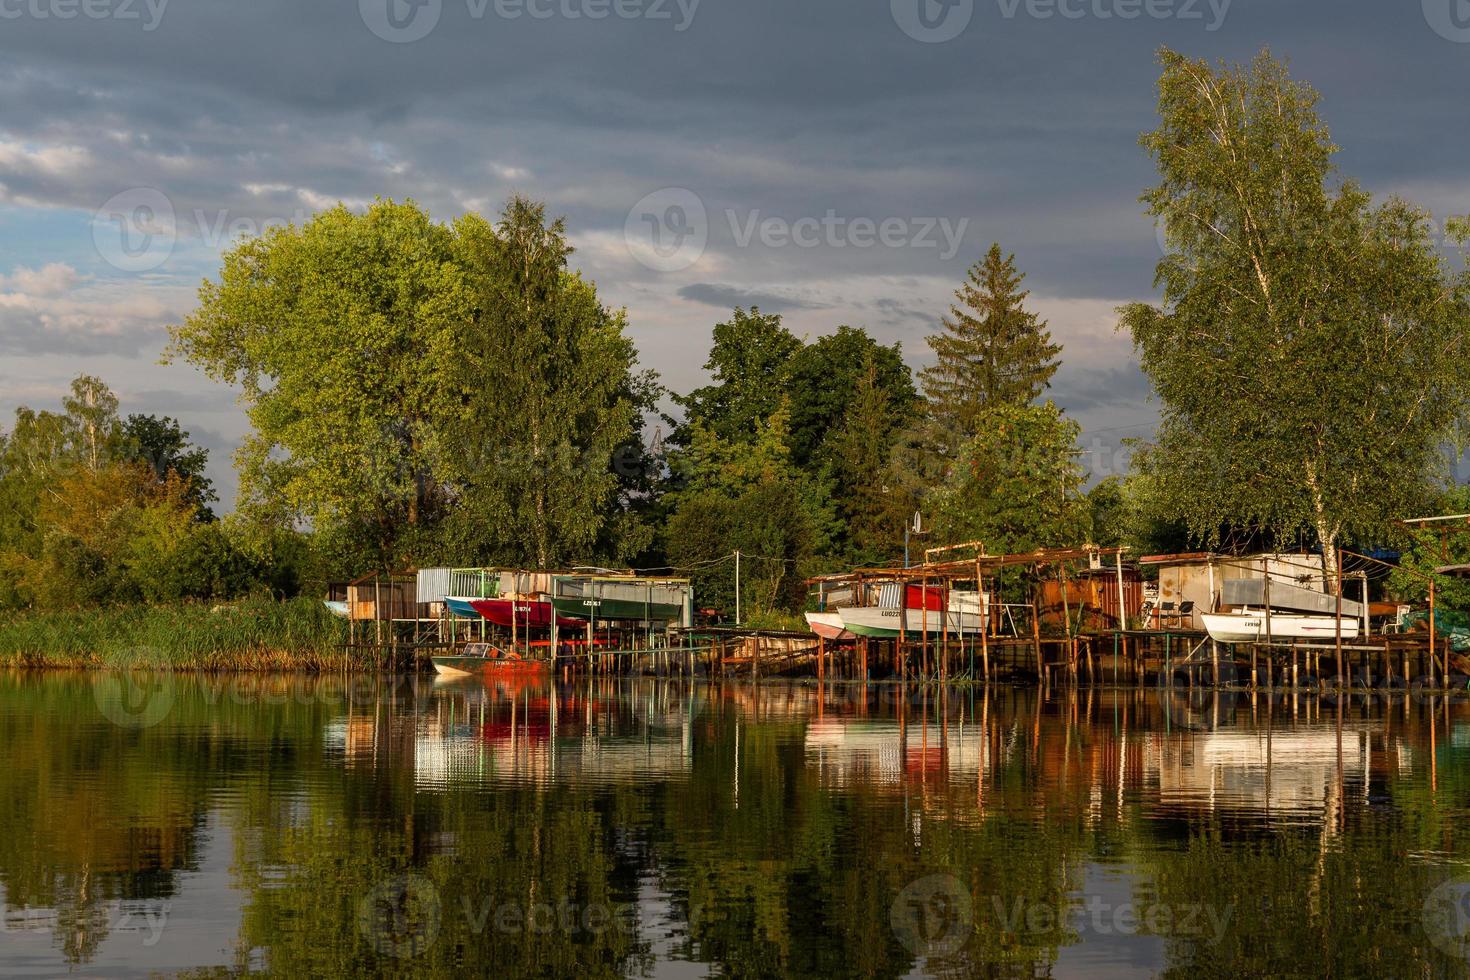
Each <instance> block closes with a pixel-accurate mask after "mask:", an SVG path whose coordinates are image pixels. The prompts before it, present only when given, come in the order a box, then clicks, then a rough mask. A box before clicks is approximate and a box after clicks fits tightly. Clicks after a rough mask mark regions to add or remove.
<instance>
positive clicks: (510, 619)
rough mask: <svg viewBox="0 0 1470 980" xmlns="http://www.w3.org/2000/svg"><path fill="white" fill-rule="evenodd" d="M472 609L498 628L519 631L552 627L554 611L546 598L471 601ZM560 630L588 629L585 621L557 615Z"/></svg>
mask: <svg viewBox="0 0 1470 980" xmlns="http://www.w3.org/2000/svg"><path fill="white" fill-rule="evenodd" d="M469 603H470V608H471V609H473V610H474V611H475V612H476V613H478V614H480V615H481V616H483V617H485V618H486V619H488V620H489V621H490V622H492V623H494V624H495V625H496V626H505V627H507V628H510V627H515V628H517V629H546V628H547V627H549V626H550V625H551V619H552V616H553V610H552V605H551V602H550V601H548V600H547V598H546V597H544V596H542V597H540V598H522V599H471V600H469ZM555 615H556V625H557V627H558V628H559V629H564V630H565V629H572V630H581V629H586V628H587V623H586V622H585V621H584V620H580V619H572V618H571V617H568V616H563V615H561V614H559V613H556V614H555Z"/></svg>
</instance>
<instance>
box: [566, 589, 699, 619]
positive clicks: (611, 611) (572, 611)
mask: <svg viewBox="0 0 1470 980" xmlns="http://www.w3.org/2000/svg"><path fill="white" fill-rule="evenodd" d="M589 602H595V603H596V605H595V606H592V605H588V603H589ZM551 604H552V606H554V607H555V608H556V611H557V612H558V613H559V614H560V615H562V616H571V617H574V618H576V619H591V618H592V616H593V614H594V613H595V614H596V615H597V618H598V619H637V620H648V621H650V622H655V623H667V622H672V621H673V620H676V619H678V618H679V617H680V616H682V615H684V604H683V603H681V602H649V601H647V600H643V601H639V600H637V599H613V598H607V597H594V598H591V599H588V598H587V597H584V596H562V595H559V596H555V597H554V598H552V600H551Z"/></svg>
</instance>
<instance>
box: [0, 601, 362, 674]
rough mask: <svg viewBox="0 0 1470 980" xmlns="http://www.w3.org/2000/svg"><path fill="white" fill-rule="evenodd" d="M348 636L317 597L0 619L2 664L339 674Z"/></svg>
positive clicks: (345, 627)
mask: <svg viewBox="0 0 1470 980" xmlns="http://www.w3.org/2000/svg"><path fill="white" fill-rule="evenodd" d="M346 639H347V624H346V622H344V621H343V620H341V619H338V618H337V617H335V616H333V615H332V614H331V613H329V612H328V611H327V610H326V608H325V607H323V605H322V604H321V603H320V602H318V601H317V600H315V599H305V598H298V599H290V600H286V601H276V600H273V599H266V598H254V599H247V600H244V601H242V602H238V603H232V604H230V605H227V606H217V607H210V606H207V605H200V604H196V603H184V604H178V605H168V606H142V605H138V606H118V607H113V608H104V609H82V610H71V611H66V612H50V613H32V614H22V615H19V616H15V617H8V618H3V619H0V666H8V667H136V668H155V669H173V670H340V669H341V667H342V644H343V643H344V642H345V641H346Z"/></svg>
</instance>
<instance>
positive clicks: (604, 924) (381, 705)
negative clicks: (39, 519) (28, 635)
mask: <svg viewBox="0 0 1470 980" xmlns="http://www.w3.org/2000/svg"><path fill="white" fill-rule="evenodd" d="M0 739H3V743H0V744H3V748H4V763H3V765H0V782H3V784H4V791H3V792H0V908H3V910H4V921H3V931H0V975H3V976H54V975H73V976H149V975H155V974H165V975H173V974H179V973H184V974H188V975H191V976H229V975H234V974H237V973H268V974H273V975H281V976H290V977H307V976H320V977H348V976H353V977H355V976H373V975H406V976H408V975H412V976H416V975H425V976H444V977H450V976H455V977H458V976H464V975H470V974H492V975H497V976H504V977H520V976H573V975H575V976H627V975H632V976H654V977H665V976H668V977H699V976H722V975H738V976H786V975H795V976H802V975H805V976H834V975H853V976H857V975H861V976H884V977H896V976H910V975H950V976H974V975H983V976H1037V975H1052V976H1086V977H1135V976H1160V975H1177V976H1181V977H1183V976H1188V977H1196V976H1207V977H1214V976H1218V977H1227V976H1232V977H1233V976H1324V975H1330V976H1463V975H1466V973H1467V963H1470V958H1467V955H1466V953H1467V948H1466V946H1465V945H1464V938H1465V936H1466V935H1467V934H1470V839H1467V837H1466V836H1463V835H1462V834H1461V833H1460V831H1461V830H1462V829H1466V828H1467V827H1470V825H1467V823H1466V817H1467V813H1466V810H1467V806H1470V702H1466V701H1447V700H1445V699H1443V698H1441V699H1438V700H1434V701H1430V700H1429V699H1427V698H1425V699H1415V698H1406V697H1404V696H1397V697H1395V698H1394V699H1393V700H1387V699H1383V698H1380V699H1377V700H1374V699H1363V698H1356V699H1350V700H1348V699H1345V700H1342V701H1331V700H1323V699H1321V698H1317V697H1313V698H1310V699H1308V698H1306V697H1299V698H1296V699H1293V698H1291V697H1289V696H1286V697H1278V698H1276V699H1270V698H1267V697H1264V696H1260V697H1257V698H1255V699H1252V698H1251V697H1250V696H1248V695H1234V696H1228V695H1221V696H1219V697H1216V696H1214V695H1205V696H1196V697H1193V698H1191V697H1188V696H1185V695H1183V694H1170V693H1168V692H1161V691H1158V690H1145V691H1125V692H1104V691H1098V692H1092V693H1088V692H1083V693H1081V694H1077V695H1071V694H1065V693H1062V694H1054V695H1051V696H1048V697H1045V698H1043V697H1041V696H1039V695H1038V693H1037V692H1035V691H1011V690H1003V691H994V692H991V694H990V695H989V696H988V697H987V696H986V695H984V694H983V693H981V692H972V691H969V690H950V691H948V692H947V693H943V694H941V693H939V692H937V691H935V690H933V689H930V690H928V691H916V690H913V689H910V690H909V691H907V692H906V693H904V694H900V692H899V690H898V689H897V688H894V687H883V686H871V687H868V688H866V689H865V690H864V689H862V688H859V687H856V686H836V687H833V686H828V687H826V688H818V687H817V686H816V685H814V684H808V685H778V684H760V685H749V684H744V685H725V686H709V685H703V684H689V683H684V682H657V681H619V682H607V683H600V684H592V685H582V686H574V687H566V688H561V689H559V690H557V691H556V692H555V694H554V695H553V693H552V691H551V690H550V689H549V688H547V689H540V690H538V689H528V688H525V687H513V688H507V687H502V686H496V685H493V684H485V683H481V682H478V681H467V682H462V683H450V684H446V683H442V682H435V681H433V680H429V679H414V678H398V679H384V680H381V681H375V680H372V679H364V680H355V681H353V682H351V683H344V682H342V681H341V680H330V679H306V678H257V677H251V678H235V679H229V678H227V679H200V678H185V677H180V678H175V679H170V678H167V677H160V678H150V677H135V678H128V677H121V676H118V675H90V674H88V675H82V674H74V675H72V674H44V675H42V674H20V673H11V674H0Z"/></svg>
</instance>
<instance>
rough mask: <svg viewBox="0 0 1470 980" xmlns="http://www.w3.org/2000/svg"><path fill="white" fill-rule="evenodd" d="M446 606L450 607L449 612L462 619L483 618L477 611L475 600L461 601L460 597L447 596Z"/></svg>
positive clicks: (445, 598)
mask: <svg viewBox="0 0 1470 980" xmlns="http://www.w3.org/2000/svg"><path fill="white" fill-rule="evenodd" d="M444 605H446V606H448V607H449V611H450V612H452V613H454V615H456V616H458V617H459V618H460V619H480V618H481V616H480V614H479V613H478V612H476V611H475V601H474V600H473V599H461V598H459V597H458V596H452V595H447V596H445V597H444Z"/></svg>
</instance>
